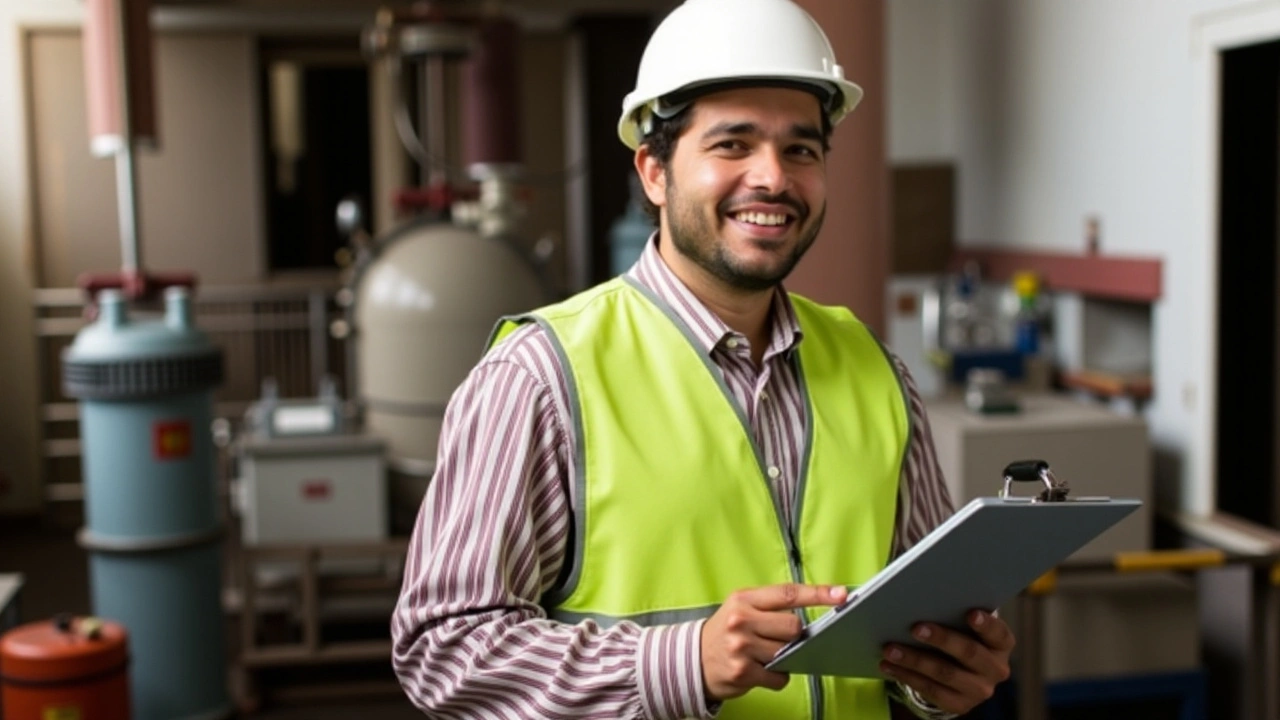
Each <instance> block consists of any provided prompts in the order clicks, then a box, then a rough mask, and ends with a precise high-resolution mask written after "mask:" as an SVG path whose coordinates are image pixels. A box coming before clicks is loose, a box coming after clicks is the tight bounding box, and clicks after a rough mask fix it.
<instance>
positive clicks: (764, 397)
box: [760, 390, 769, 402]
mask: <svg viewBox="0 0 1280 720" xmlns="http://www.w3.org/2000/svg"><path fill="white" fill-rule="evenodd" d="M768 399H769V393H767V392H765V391H763V390H761V391H760V402H766V401H768Z"/></svg>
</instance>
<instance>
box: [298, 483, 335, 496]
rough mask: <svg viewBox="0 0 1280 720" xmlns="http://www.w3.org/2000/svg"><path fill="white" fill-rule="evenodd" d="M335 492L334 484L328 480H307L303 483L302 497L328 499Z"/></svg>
mask: <svg viewBox="0 0 1280 720" xmlns="http://www.w3.org/2000/svg"><path fill="white" fill-rule="evenodd" d="M332 494H333V486H332V485H331V484H330V483H329V481H328V480H307V481H306V482H304V483H302V497H303V499H305V500H328V499H329V496H330V495H332Z"/></svg>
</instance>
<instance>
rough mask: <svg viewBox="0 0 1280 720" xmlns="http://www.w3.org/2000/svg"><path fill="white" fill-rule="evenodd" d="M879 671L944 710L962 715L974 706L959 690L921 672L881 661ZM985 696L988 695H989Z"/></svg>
mask: <svg viewBox="0 0 1280 720" xmlns="http://www.w3.org/2000/svg"><path fill="white" fill-rule="evenodd" d="M880 671H881V672H883V673H884V674H885V676H887V677H888V678H889V679H890V680H897V681H898V682H900V683H902V684H904V685H907V686H909V687H910V688H911V689H912V690H915V691H916V692H917V693H919V694H920V696H921V697H923V698H924V699H925V700H928V701H929V702H931V703H933V704H934V705H936V706H938V708H940V709H941V710H943V711H945V712H948V713H953V714H956V715H963V714H965V713H967V712H969V711H970V710H972V709H973V708H974V707H976V703H973V702H971V700H970V699H969V698H968V697H966V696H965V695H964V694H963V693H961V692H960V691H958V690H956V689H954V688H952V687H950V686H948V685H945V684H943V683H942V682H940V681H938V680H936V679H934V678H933V677H931V676H929V675H926V674H924V673H922V672H918V671H916V670H912V669H910V668H906V667H903V666H900V665H894V664H890V663H881V665H880ZM993 692H994V691H993ZM987 697H990V695H988V696H987Z"/></svg>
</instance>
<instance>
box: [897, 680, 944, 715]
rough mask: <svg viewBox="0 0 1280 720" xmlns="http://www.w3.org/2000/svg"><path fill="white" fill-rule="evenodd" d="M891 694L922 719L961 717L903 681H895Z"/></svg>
mask: <svg viewBox="0 0 1280 720" xmlns="http://www.w3.org/2000/svg"><path fill="white" fill-rule="evenodd" d="M889 695H890V696H891V697H893V698H895V699H896V700H897V701H898V702H900V703H902V705H903V706H905V707H906V708H907V709H908V710H910V711H911V714H912V715H915V716H916V717H918V718H921V719H922V720H951V719H952V718H955V717H959V716H958V715H956V714H955V713H949V712H947V711H946V710H943V709H942V708H940V707H938V706H937V705H934V704H933V703H931V702H929V701H928V700H925V699H924V698H922V697H920V694H919V693H917V692H916V691H915V690H913V689H912V688H911V687H909V686H907V685H903V684H902V683H894V684H893V685H892V686H891V690H890V692H889Z"/></svg>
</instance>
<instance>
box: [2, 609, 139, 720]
mask: <svg viewBox="0 0 1280 720" xmlns="http://www.w3.org/2000/svg"><path fill="white" fill-rule="evenodd" d="M128 668H129V640H128V634H127V633H126V632H125V629H124V628H123V627H122V626H120V625H118V624H116V623H110V622H103V621H101V620H98V619H96V618H71V617H59V618H57V619H55V620H52V621H45V622H35V623H29V624H27V625H22V626H19V627H17V628H14V629H13V630H11V631H9V632H8V633H7V634H5V636H4V637H2V638H0V708H3V712H0V716H2V717H3V718H4V720H129V673H128Z"/></svg>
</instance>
